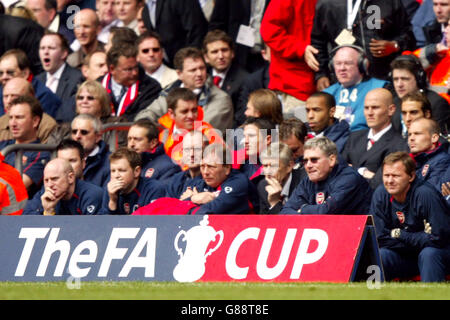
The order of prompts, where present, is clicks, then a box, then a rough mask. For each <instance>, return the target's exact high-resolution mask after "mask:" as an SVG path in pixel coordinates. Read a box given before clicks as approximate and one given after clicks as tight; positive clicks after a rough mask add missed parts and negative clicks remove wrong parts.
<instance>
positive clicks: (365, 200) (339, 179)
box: [280, 163, 372, 214]
mask: <svg viewBox="0 0 450 320" xmlns="http://www.w3.org/2000/svg"><path fill="white" fill-rule="evenodd" d="M371 197H372V190H371V188H370V186H369V184H368V183H367V181H366V179H364V178H363V177H362V176H361V175H359V173H358V172H356V171H355V170H354V169H353V168H352V167H349V166H347V165H344V164H342V163H338V164H337V165H336V166H335V167H334V168H333V170H332V171H331V173H330V175H329V176H328V178H327V179H325V180H323V181H320V182H318V183H314V182H312V181H311V180H309V178H308V177H306V178H305V179H303V180H302V181H301V182H300V183H299V184H298V186H297V187H296V188H295V190H294V192H293V194H292V195H291V196H290V197H289V200H288V201H287V202H286V204H285V205H284V207H283V209H281V211H280V214H298V210H299V209H301V213H302V214H368V212H369V207H370V199H371Z"/></svg>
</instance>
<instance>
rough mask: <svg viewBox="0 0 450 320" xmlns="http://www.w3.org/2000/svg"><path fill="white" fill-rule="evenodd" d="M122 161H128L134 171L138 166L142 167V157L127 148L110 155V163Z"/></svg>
mask: <svg viewBox="0 0 450 320" xmlns="http://www.w3.org/2000/svg"><path fill="white" fill-rule="evenodd" d="M120 159H126V160H127V161H128V163H129V164H130V167H131V168H132V169H133V170H134V169H136V168H137V167H138V166H139V167H140V166H142V159H141V155H140V154H139V153H137V152H136V151H134V150H130V149H128V148H127V147H120V148H118V149H117V150H116V151H114V152H113V153H111V154H110V155H109V162H113V161H115V160H120Z"/></svg>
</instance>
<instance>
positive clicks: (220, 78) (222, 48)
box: [203, 30, 248, 128]
mask: <svg viewBox="0 0 450 320" xmlns="http://www.w3.org/2000/svg"><path fill="white" fill-rule="evenodd" d="M203 54H204V56H205V61H206V63H207V64H208V65H209V66H210V69H209V74H210V75H211V76H212V77H213V82H214V84H215V85H216V86H218V87H219V88H220V89H222V90H223V91H225V92H226V93H228V94H229V96H230V97H231V101H232V102H233V107H234V124H233V128H236V127H237V126H238V125H239V124H240V121H239V119H237V118H236V116H238V115H241V114H242V112H243V110H237V107H238V106H239V104H238V99H239V93H240V91H241V86H242V83H243V81H244V80H245V78H246V77H247V76H248V72H247V71H246V70H245V69H244V68H242V67H241V66H240V65H239V64H238V62H237V60H235V59H234V42H233V39H231V37H230V36H228V35H227V34H226V33H225V32H224V31H222V30H212V31H209V32H208V33H207V34H206V36H205V39H204V40H203Z"/></svg>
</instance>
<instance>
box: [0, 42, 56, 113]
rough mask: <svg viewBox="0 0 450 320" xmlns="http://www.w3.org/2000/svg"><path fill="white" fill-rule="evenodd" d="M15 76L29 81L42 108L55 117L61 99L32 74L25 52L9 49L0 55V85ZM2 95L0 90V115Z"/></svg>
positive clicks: (3, 84) (1, 111)
mask: <svg viewBox="0 0 450 320" xmlns="http://www.w3.org/2000/svg"><path fill="white" fill-rule="evenodd" d="M16 77H19V78H23V79H25V80H27V81H28V82H30V83H31V85H32V86H33V89H34V93H35V96H36V98H37V99H38V100H39V103H40V104H41V106H42V109H43V110H44V112H45V113H47V114H48V115H49V116H51V117H52V118H54V119H55V117H56V115H57V113H58V110H59V108H60V106H61V100H60V99H59V98H58V96H57V95H56V94H54V93H53V92H52V91H51V90H50V89H49V88H47V87H46V86H45V83H43V82H42V81H40V80H38V79H37V78H36V77H34V76H33V74H32V73H31V66H30V62H29V60H28V58H27V55H26V53H25V52H23V51H22V50H19V49H11V50H8V51H6V52H5V53H4V54H3V55H2V56H1V57H0V82H1V84H2V87H3V86H5V84H6V82H7V81H8V80H10V79H12V78H16ZM2 95H3V90H0V103H1V104H2V105H1V106H0V115H2V114H3V112H4V111H3V109H4V106H3V97H2Z"/></svg>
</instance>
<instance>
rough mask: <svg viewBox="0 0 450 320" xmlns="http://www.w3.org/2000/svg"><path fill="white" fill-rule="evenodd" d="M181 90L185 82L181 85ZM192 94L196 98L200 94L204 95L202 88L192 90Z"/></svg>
mask: <svg viewBox="0 0 450 320" xmlns="http://www.w3.org/2000/svg"><path fill="white" fill-rule="evenodd" d="M180 88H184V83H183V82H182V83H181V85H180ZM192 92H193V93H194V94H195V95H196V96H198V95H199V94H200V93H202V88H197V89H194V90H192Z"/></svg>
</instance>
